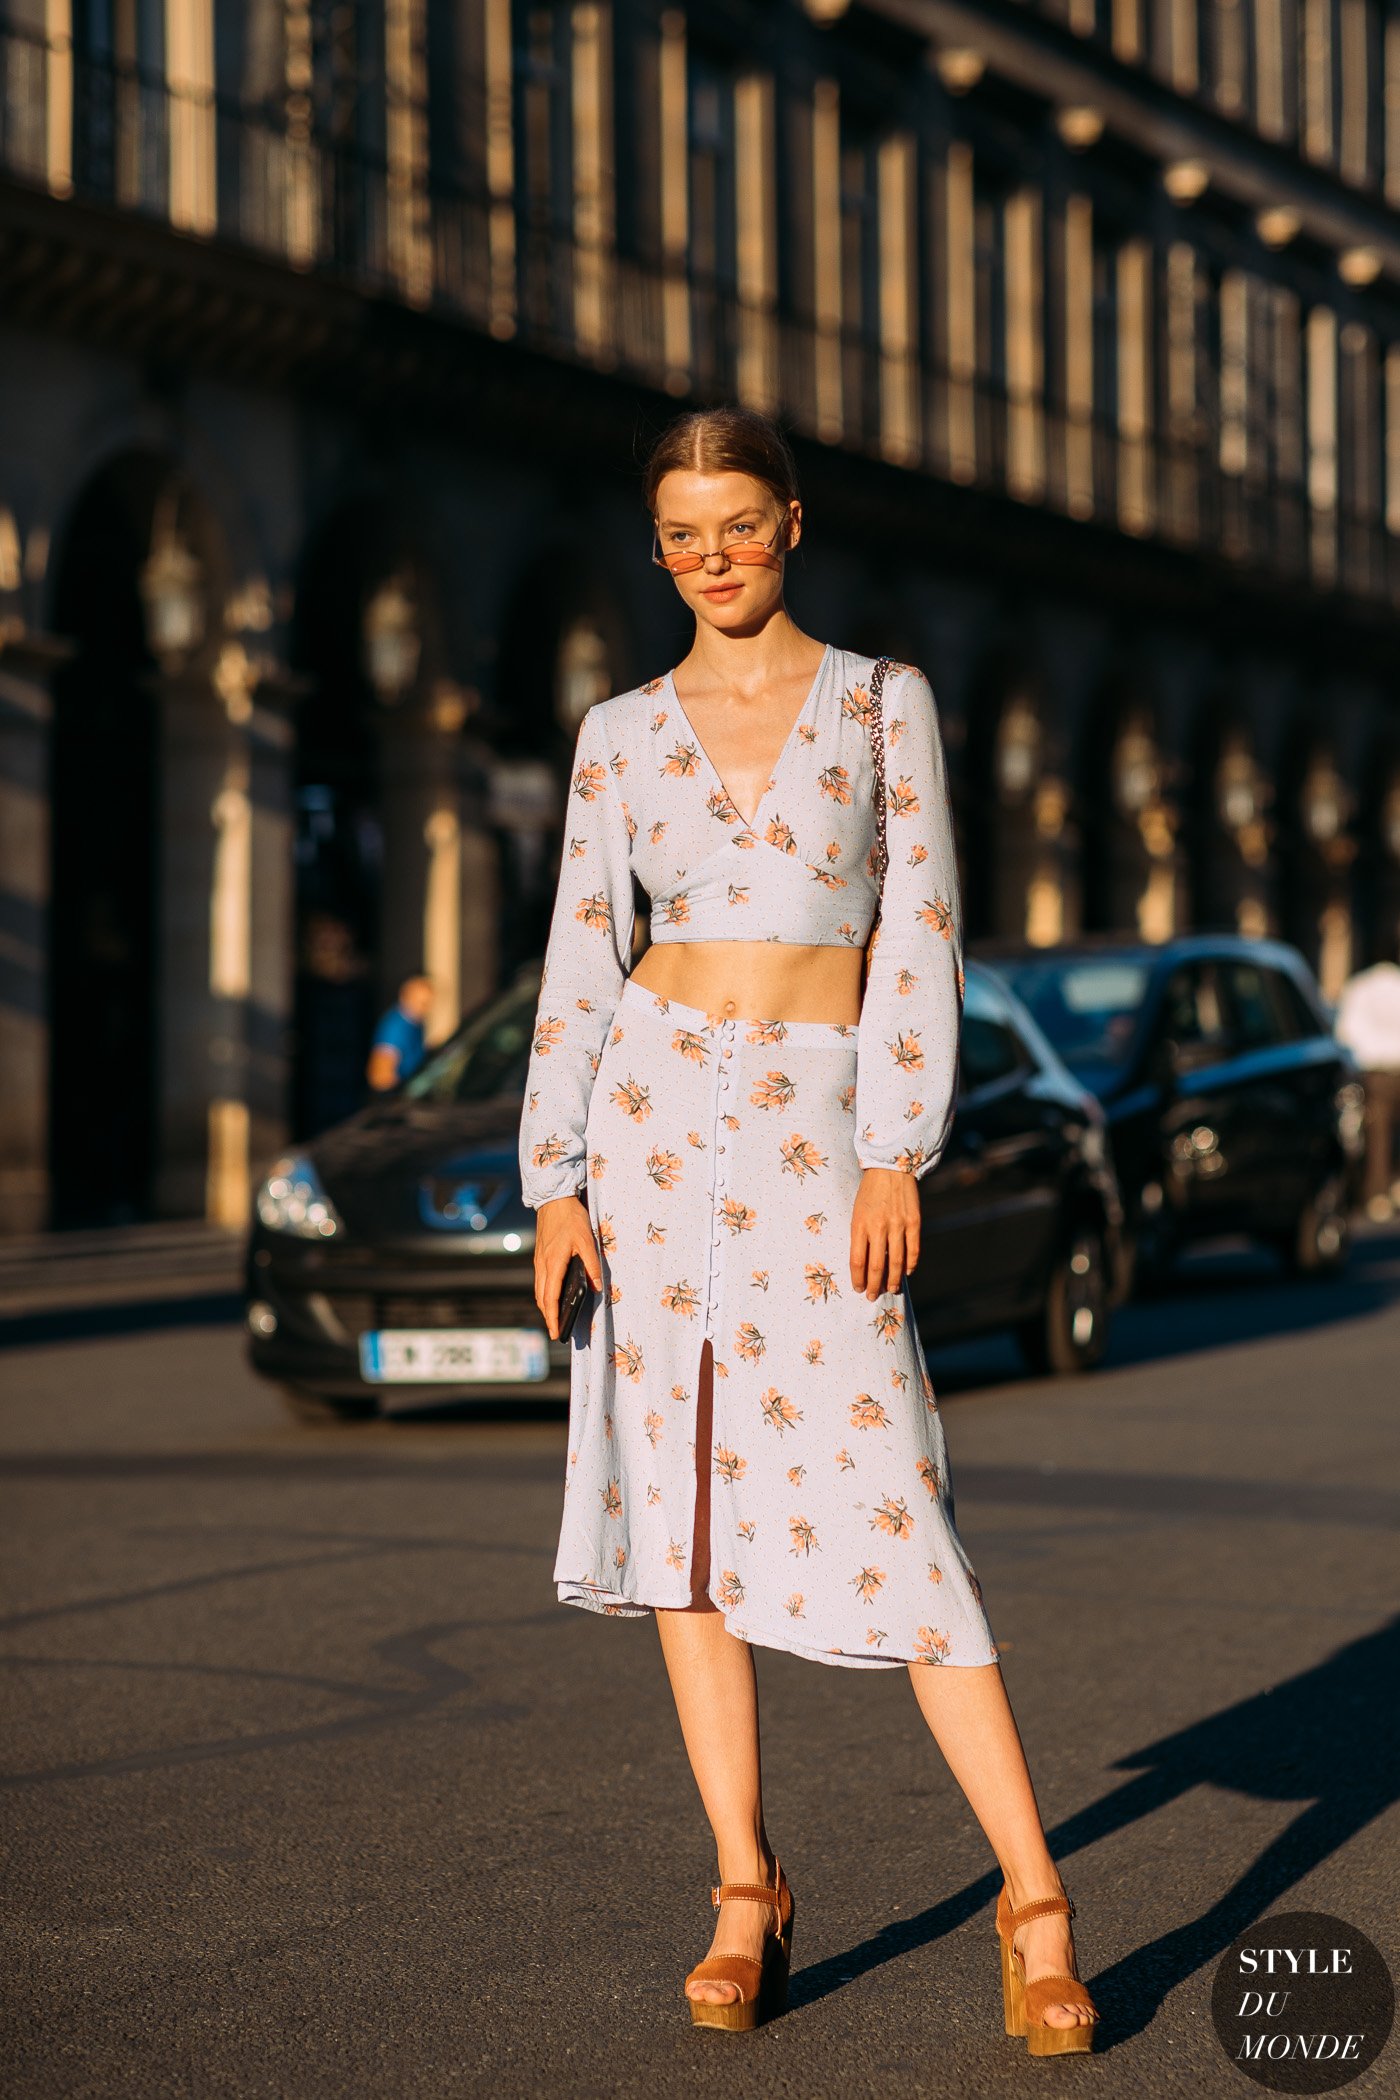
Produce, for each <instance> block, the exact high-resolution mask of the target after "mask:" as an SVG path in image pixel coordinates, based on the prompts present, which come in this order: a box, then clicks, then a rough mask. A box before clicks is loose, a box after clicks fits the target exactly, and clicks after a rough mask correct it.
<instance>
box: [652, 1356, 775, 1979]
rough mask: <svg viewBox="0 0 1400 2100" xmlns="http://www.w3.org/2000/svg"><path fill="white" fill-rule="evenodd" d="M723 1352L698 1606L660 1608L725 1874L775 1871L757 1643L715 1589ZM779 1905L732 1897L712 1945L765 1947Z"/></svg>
mask: <svg viewBox="0 0 1400 2100" xmlns="http://www.w3.org/2000/svg"><path fill="white" fill-rule="evenodd" d="M713 1395H714V1386H713V1357H712V1355H711V1352H710V1345H709V1343H708V1342H707V1343H706V1344H705V1348H704V1351H703V1354H702V1358H701V1371H700V1387H699V1391H698V1393H697V1395H696V1431H695V1449H696V1497H695V1537H694V1540H693V1544H692V1551H691V1562H690V1565H691V1605H690V1609H689V1610H688V1611H658V1612H657V1614H656V1623H657V1627H658V1629H659V1631H660V1635H661V1652H662V1655H663V1656H664V1657H665V1661H666V1669H667V1673H668V1675H669V1677H670V1680H671V1690H672V1693H673V1694H674V1696H675V1701H676V1712H677V1714H678V1715H679V1717H680V1724H681V1734H682V1735H683V1737H684V1738H685V1747H686V1754H687V1756H688V1757H689V1759H690V1768H691V1770H692V1772H693V1773H694V1774H695V1783H696V1785H697V1786H698V1787H699V1789H700V1799H701V1801H702V1802H703V1804H704V1808H705V1813H706V1815H707V1816H708V1817H709V1819H710V1828H711V1829H712V1830H713V1832H714V1836H715V1851H716V1853H717V1855H718V1859H719V1878H720V1880H721V1881H764V1882H771V1881H772V1879H773V1852H772V1848H771V1846H770V1845H769V1843H768V1837H767V1833H766V1832H765V1830H764V1827H763V1781H762V1769H761V1763H760V1756H759V1741H758V1685H757V1681H756V1678H755V1675H754V1664H753V1650H752V1649H751V1648H750V1647H749V1644H748V1642H747V1641H740V1640H736V1639H735V1638H734V1636H733V1634H731V1633H730V1632H729V1631H728V1630H727V1628H726V1626H725V1623H724V1619H723V1617H722V1615H721V1614H720V1612H718V1611H717V1610H716V1609H715V1606H714V1605H713V1604H712V1603H711V1602H710V1600H709V1598H708V1596H707V1595H706V1594H705V1591H706V1585H707V1583H708V1581H709V1527H710V1517H709V1511H710V1442H711V1422H712V1418H713ZM771 1916H772V1914H771V1912H769V1911H766V1910H765V1909H764V1907H763V1905H762V1904H759V1903H723V1904H721V1905H720V1909H719V1916H718V1922H717V1924H716V1926H715V1936H714V1943H713V1945H712V1946H711V1948H710V1952H711V1953H712V1954H751V1955H761V1953H762V1951H763V1940H764V1937H765V1934H766V1932H767V1931H768V1929H769V1924H770V1920H771ZM737 1995H738V1994H737V1992H736V1991H735V1989H734V1987H733V1985H732V1984H727V1983H694V1984H692V1985H691V1986H690V1996H691V1997H692V1998H700V1999H703V2000H705V2001H707V2002H708V2003H710V2004H712V2005H723V2004H728V2003H729V2002H730V2001H731V2000H732V1999H733V1998H735V1997H736V1996H737Z"/></svg>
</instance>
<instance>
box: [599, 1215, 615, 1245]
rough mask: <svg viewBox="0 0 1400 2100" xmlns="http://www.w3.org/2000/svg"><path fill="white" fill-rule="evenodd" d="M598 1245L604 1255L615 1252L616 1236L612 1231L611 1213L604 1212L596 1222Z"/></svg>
mask: <svg viewBox="0 0 1400 2100" xmlns="http://www.w3.org/2000/svg"><path fill="white" fill-rule="evenodd" d="M598 1245H599V1246H600V1247H601V1248H602V1250H603V1252H604V1254H615V1253H616V1252H617V1234H616V1233H615V1232H614V1231H613V1221H612V1212H611V1211H604V1212H603V1214H602V1216H601V1217H600V1218H599V1220H598Z"/></svg>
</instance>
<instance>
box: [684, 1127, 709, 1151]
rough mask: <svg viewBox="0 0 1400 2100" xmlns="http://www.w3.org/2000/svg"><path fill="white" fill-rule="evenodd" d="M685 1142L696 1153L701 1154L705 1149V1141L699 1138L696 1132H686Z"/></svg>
mask: <svg viewBox="0 0 1400 2100" xmlns="http://www.w3.org/2000/svg"><path fill="white" fill-rule="evenodd" d="M685 1141H686V1143H687V1145H693V1146H694V1147H695V1150H696V1151H697V1152H703V1151H704V1149H705V1140H704V1139H703V1138H702V1137H701V1135H700V1133H699V1131H698V1130H687V1132H686V1134H685Z"/></svg>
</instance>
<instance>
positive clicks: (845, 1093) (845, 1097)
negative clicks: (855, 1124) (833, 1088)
mask: <svg viewBox="0 0 1400 2100" xmlns="http://www.w3.org/2000/svg"><path fill="white" fill-rule="evenodd" d="M836 1098H837V1100H838V1101H839V1102H840V1104H841V1106H842V1108H843V1109H844V1110H845V1111H846V1114H847V1115H848V1116H853V1115H854V1114H855V1112H856V1090H855V1088H854V1087H853V1086H843V1087H842V1088H841V1089H840V1091H839V1092H838V1094H837V1096H836Z"/></svg>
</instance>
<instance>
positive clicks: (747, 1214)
mask: <svg viewBox="0 0 1400 2100" xmlns="http://www.w3.org/2000/svg"><path fill="white" fill-rule="evenodd" d="M719 1214H720V1217H721V1218H722V1219H723V1221H724V1223H725V1224H726V1225H727V1226H728V1227H729V1230H730V1231H731V1232H732V1233H735V1234H738V1233H740V1232H752V1231H753V1229H754V1226H755V1225H756V1224H757V1223H758V1213H757V1211H755V1210H751V1209H750V1208H749V1205H748V1204H747V1203H741V1202H740V1201H739V1199H738V1197H737V1196H726V1197H725V1199H724V1201H723V1202H722V1203H721V1205H720V1207H719Z"/></svg>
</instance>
